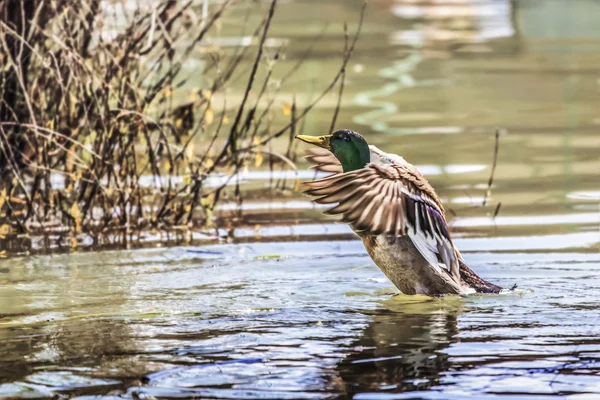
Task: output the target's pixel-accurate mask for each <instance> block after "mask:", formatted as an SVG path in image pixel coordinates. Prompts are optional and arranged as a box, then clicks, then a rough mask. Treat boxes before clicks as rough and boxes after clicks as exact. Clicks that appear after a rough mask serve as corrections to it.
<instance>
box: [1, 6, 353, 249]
mask: <svg viewBox="0 0 600 400" xmlns="http://www.w3.org/2000/svg"><path fill="white" fill-rule="evenodd" d="M215 3H217V2H210V4H211V5H210V7H209V6H208V5H209V2H207V1H203V0H188V1H178V0H161V1H158V2H147V1H143V0H139V2H138V3H134V2H125V1H121V0H116V1H100V0H83V1H69V0H54V1H46V0H0V13H1V14H2V15H1V17H2V18H1V19H0V65H2V67H3V68H2V70H1V71H0V93H1V102H0V175H1V176H0V178H1V179H0V226H1V228H0V235H1V236H0V238H4V240H3V241H2V243H4V245H3V250H9V251H20V250H23V249H27V248H28V247H29V245H30V238H31V237H34V236H38V237H41V238H42V240H41V242H40V243H41V245H43V246H53V245H56V244H59V245H63V246H64V245H66V246H68V247H76V246H78V245H79V246H81V244H82V240H83V241H84V243H87V244H90V245H103V244H107V243H109V242H113V241H115V240H117V241H119V242H121V243H127V242H128V241H131V240H132V239H133V238H135V237H138V236H139V233H140V232H142V231H147V230H151V231H155V232H156V231H159V232H160V231H178V232H182V233H184V234H187V235H189V230H190V229H192V228H198V227H203V226H206V225H207V223H208V222H210V220H211V210H213V209H214V206H215V204H216V203H217V202H218V201H219V199H221V198H222V197H224V196H229V197H230V201H231V199H234V200H235V201H241V198H242V194H241V192H240V190H239V186H238V185H236V184H234V183H235V180H234V179H233V177H235V176H236V175H237V174H238V172H239V171H241V170H243V169H244V168H246V167H247V166H248V165H249V164H250V163H254V164H259V161H262V159H263V157H265V154H267V155H268V157H269V159H270V160H271V162H272V163H273V162H281V163H282V164H285V165H293V163H292V161H291V160H290V158H292V156H293V151H292V149H291V146H292V143H293V141H292V140H289V141H288V143H289V145H288V149H287V151H284V152H281V153H275V152H273V151H269V150H268V148H267V147H266V146H267V145H269V144H270V143H271V141H273V140H275V139H277V138H280V137H281V138H286V137H289V138H293V136H294V135H295V134H296V133H297V130H298V129H299V128H298V127H299V126H300V122H301V120H302V119H303V118H304V117H305V116H306V115H307V113H308V112H309V111H310V110H311V109H312V108H313V107H314V105H315V104H316V103H317V102H318V101H319V100H320V99H321V98H322V97H323V96H324V95H325V94H327V93H329V92H331V91H332V90H334V89H335V87H336V85H339V84H340V83H343V77H344V72H345V68H346V65H347V63H348V60H349V58H350V55H351V54H352V51H353V48H354V44H355V42H356V39H357V37H358V31H357V32H356V33H355V34H354V35H353V36H352V37H349V35H348V33H347V30H346V32H345V38H346V46H345V49H344V51H343V57H342V59H341V61H340V67H339V70H338V71H337V72H334V73H333V74H332V77H331V83H330V84H329V85H328V86H327V87H324V88H322V92H321V94H320V95H318V96H315V98H314V99H313V101H312V102H311V103H310V104H306V105H304V106H303V107H300V106H299V105H298V104H296V102H295V101H294V100H292V99H290V101H289V103H290V104H289V106H288V109H287V110H284V111H287V112H284V114H285V115H286V116H287V121H284V122H281V121H279V122H276V119H275V118H273V117H272V114H273V112H274V107H275V106H276V105H277V102H276V99H277V95H278V93H279V91H280V89H281V88H282V87H285V81H286V80H287V79H288V78H289V77H290V76H292V75H293V74H294V72H295V71H296V70H297V68H298V65H296V66H294V67H293V68H292V69H291V70H290V71H287V72H285V73H284V74H283V78H282V79H278V80H275V79H274V78H273V71H275V69H276V68H277V61H278V59H279V58H280V57H281V56H282V54H283V52H284V48H283V46H279V47H278V46H270V47H267V46H266V43H267V40H268V38H269V29H270V27H271V22H272V20H273V17H274V15H275V12H276V5H277V4H276V3H277V1H276V0H272V1H271V2H270V4H263V18H262V20H261V21H260V23H259V24H258V25H257V26H244V29H245V30H246V31H247V32H248V33H247V35H248V36H250V37H251V41H250V42H251V45H238V46H234V47H233V48H228V49H224V48H222V47H220V46H219V44H218V42H215V40H214V38H215V35H214V32H216V31H218V30H219V25H220V24H222V21H223V20H224V19H226V18H228V13H229V12H230V11H231V10H232V9H234V8H235V7H238V6H240V3H244V2H241V1H238V2H235V1H232V0H224V1H221V2H218V3H217V4H215ZM251 6H252V7H257V6H258V3H256V2H252V5H251ZM361 19H362V17H361ZM359 30H360V26H359ZM309 53H310V49H309V50H307V53H306V57H307V56H308V55H309ZM301 62H302V60H300V61H299V63H301ZM190 64H193V65H197V68H192V69H193V72H190V68H189V65H190ZM198 75H199V76H200V77H201V79H198ZM280 75H281V74H280ZM259 77H260V78H259ZM190 79H195V80H197V81H201V82H203V83H202V85H200V87H196V88H194V89H193V90H190V88H189V85H188V81H189V80H190ZM234 79H235V80H237V81H240V80H243V81H245V84H244V85H242V86H243V87H244V88H243V90H242V96H241V100H236V101H235V104H229V105H228V104H227V93H228V92H227V90H228V88H229V86H230V85H231V82H232V80H234ZM339 93H340V95H341V89H340V91H339ZM236 99H237V98H236ZM277 109H278V110H279V113H280V114H281V109H280V108H277ZM198 143H203V145H202V146H199V145H198ZM273 160H274V161H273ZM216 174H219V176H222V177H225V179H221V180H220V181H219V184H217V185H214V184H210V185H209V184H207V181H208V179H209V178H210V177H213V176H215V175H216ZM228 177H229V178H228ZM291 184H292V185H293V182H292V183H291ZM226 188H231V190H225V189H226ZM7 239H11V240H7Z"/></svg>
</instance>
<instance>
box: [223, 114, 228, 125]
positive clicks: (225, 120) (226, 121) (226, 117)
mask: <svg viewBox="0 0 600 400" xmlns="http://www.w3.org/2000/svg"><path fill="white" fill-rule="evenodd" d="M228 123H229V117H228V116H227V115H226V116H224V117H223V124H228Z"/></svg>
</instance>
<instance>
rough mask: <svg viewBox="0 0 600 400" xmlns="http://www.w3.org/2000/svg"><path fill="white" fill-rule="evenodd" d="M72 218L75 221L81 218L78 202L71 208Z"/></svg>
mask: <svg viewBox="0 0 600 400" xmlns="http://www.w3.org/2000/svg"><path fill="white" fill-rule="evenodd" d="M71 217H73V218H75V219H78V218H80V213H79V206H78V205H77V202H75V203H73V205H72V206H71Z"/></svg>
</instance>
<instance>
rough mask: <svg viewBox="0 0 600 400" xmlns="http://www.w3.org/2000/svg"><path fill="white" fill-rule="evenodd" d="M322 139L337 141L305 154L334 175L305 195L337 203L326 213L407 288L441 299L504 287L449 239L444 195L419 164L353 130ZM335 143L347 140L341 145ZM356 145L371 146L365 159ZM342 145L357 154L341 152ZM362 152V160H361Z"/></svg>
mask: <svg viewBox="0 0 600 400" xmlns="http://www.w3.org/2000/svg"><path fill="white" fill-rule="evenodd" d="M299 138H300V139H301V140H304V141H306V142H309V143H313V144H315V141H316V139H306V138H307V137H299ZM308 138H313V137H308ZM321 138H326V139H325V141H327V142H331V144H330V143H327V144H328V147H325V146H321V147H324V148H323V149H319V148H313V149H311V151H310V152H309V155H308V156H307V157H306V158H307V159H308V160H309V161H311V162H313V163H315V164H316V165H315V167H314V168H315V169H317V170H318V171H323V172H329V173H332V174H331V175H329V176H327V177H325V178H322V179H317V180H314V181H312V182H305V183H304V185H305V186H306V187H307V188H308V190H306V193H307V194H309V195H311V196H313V197H315V200H314V201H315V202H317V203H320V204H331V205H334V207H333V208H331V209H329V210H328V211H327V212H326V214H331V215H342V221H343V222H347V223H349V224H350V226H351V228H352V229H353V230H354V232H356V234H357V235H358V236H359V237H360V238H361V240H362V242H363V244H364V246H365V248H366V250H367V252H368V254H369V256H370V257H371V259H373V261H374V262H375V264H376V265H377V266H378V267H379V268H380V269H381V271H382V272H383V273H384V274H385V275H386V276H387V278H388V279H389V280H390V281H391V282H392V283H393V284H394V285H395V286H396V287H397V288H398V289H399V290H400V291H401V292H402V293H404V294H424V295H432V296H437V295H445V294H458V295H468V294H472V293H476V292H478V293H499V292H500V291H501V289H502V288H501V287H499V286H497V285H494V284H492V283H490V282H487V281H485V280H484V279H482V278H480V277H479V276H478V275H477V274H475V273H474V272H473V271H472V270H471V269H470V268H469V267H468V266H467V265H466V264H465V263H464V261H463V259H462V256H461V255H460V253H459V252H458V250H457V249H456V248H455V246H454V244H453V242H452V239H451V237H450V233H449V231H448V226H447V222H446V220H445V213H444V208H443V206H442V204H441V202H440V200H439V199H438V197H437V195H436V193H435V191H434V189H433V187H431V185H430V184H429V183H428V182H427V180H426V179H425V178H424V177H423V176H422V175H421V174H420V173H419V171H418V170H417V169H416V168H415V167H414V166H413V165H412V164H410V163H408V162H406V160H404V158H402V157H401V156H398V155H396V154H388V153H385V152H384V151H382V150H380V149H378V148H377V147H375V146H372V145H371V146H368V147H367V144H366V141H364V138H362V136H360V135H359V134H357V133H355V132H352V131H347V130H342V131H337V132H335V133H334V134H333V135H330V137H328V136H325V137H321ZM321 138H318V139H321ZM334 140H339V141H343V142H338V144H337V145H336V144H335V142H334ZM352 141H354V142H357V143H349V142H352ZM363 141H364V144H362V143H361V142H363ZM316 144H318V143H316ZM350 145H354V146H355V147H359V146H364V147H363V148H362V149H361V151H362V153H363V154H362V156H359V152H358V151H356V152H354V153H352V152H353V150H352V148H351V146H350ZM336 147H337V150H338V151H337V153H336V151H335V150H336ZM367 149H368V150H367ZM332 150H333V152H332ZM342 150H343V151H345V152H346V153H350V154H338V153H341V152H342ZM359 157H362V161H361V162H358V161H357V160H356V159H357V158H359ZM360 165H363V167H359V166H360Z"/></svg>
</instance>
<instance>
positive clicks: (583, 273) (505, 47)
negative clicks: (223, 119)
mask: <svg viewBox="0 0 600 400" xmlns="http://www.w3.org/2000/svg"><path fill="white" fill-rule="evenodd" d="M361 4H362V3H361V2H359V1H342V0H339V1H288V2H281V3H280V4H278V6H277V10H276V18H275V20H274V22H273V27H272V29H273V30H272V37H274V38H276V39H280V40H282V41H283V42H286V41H287V45H286V46H287V50H286V59H285V60H282V61H280V62H279V64H278V68H281V71H282V72H281V73H280V74H281V76H282V75H283V72H284V71H286V70H287V69H288V68H289V67H291V66H292V65H293V64H294V63H295V62H296V61H297V60H298V59H299V58H300V57H302V55H303V54H304V49H305V48H307V47H309V46H311V44H312V43H313V42H314V40H313V39H314V38H315V36H318V35H321V37H320V39H319V40H318V41H317V42H316V44H315V45H314V48H313V51H312V53H311V54H310V56H309V58H308V59H307V60H306V62H305V63H304V64H303V66H302V67H301V68H300V69H299V70H298V73H297V74H295V75H294V76H293V77H292V78H290V80H289V81H288V82H287V84H286V86H285V87H284V88H283V89H282V92H281V94H280V95H279V96H278V101H281V102H284V101H291V98H292V96H293V95H295V96H296V99H297V101H298V103H299V104H300V105H302V104H306V102H308V101H309V99H310V98H312V97H314V96H315V94H316V93H317V92H318V91H319V89H320V88H323V87H324V86H326V85H327V83H328V82H329V79H330V78H331V77H333V75H334V74H335V72H336V68H337V67H338V66H339V62H340V59H341V49H342V48H343V32H342V24H343V21H348V23H349V29H350V31H351V32H352V31H353V30H354V29H355V28H356V21H357V19H358V14H359V11H360V7H361ZM253 7H255V8H251V9H250V17H249V21H250V22H252V21H257V20H258V18H259V16H260V15H261V10H262V11H264V9H265V7H266V4H262V5H260V6H258V5H254V6H253ZM597 15H600V3H599V2H596V1H586V0H577V1H573V0H548V1H533V0H531V1H501V0H497V1H477V2H475V1H467V0H464V1H457V2H450V1H444V2H437V1H428V2H424V1H423V2H420V1H401V0H396V1H387V0H386V1H384V0H372V1H371V2H370V3H369V6H368V9H367V16H366V19H365V24H364V26H363V33H362V35H361V38H360V40H359V42H358V45H357V49H356V52H355V54H354V57H353V59H352V61H351V62H350V65H349V67H348V72H347V80H346V88H345V93H344V97H343V103H342V105H343V108H342V111H341V113H340V115H339V117H338V123H337V127H338V128H342V127H344V128H350V129H354V130H357V131H359V132H361V133H363V134H364V135H365V137H366V138H367V139H368V140H369V142H371V143H373V144H376V145H377V146H379V147H381V148H382V149H384V150H386V151H389V152H395V153H398V154H400V155H402V156H403V157H405V158H406V159H407V160H408V161H409V162H412V163H414V164H416V165H417V166H418V167H419V169H420V170H421V171H422V172H423V173H424V174H425V175H426V176H427V177H428V178H429V179H430V181H431V183H432V184H433V185H434V186H435V188H436V190H437V192H438V193H439V194H440V196H441V197H442V199H443V201H444V203H445V205H446V207H447V208H448V209H449V210H451V211H449V215H450V216H452V215H455V217H453V218H452V221H451V230H452V233H453V235H454V237H455V238H456V239H455V242H456V245H457V246H458V248H459V249H460V250H461V252H462V253H463V256H464V258H465V259H466V261H467V263H468V264H469V265H470V266H471V267H472V268H473V269H474V270H475V271H476V272H477V273H479V274H480V275H481V276H483V277H484V278H485V279H487V280H490V281H492V282H494V283H497V284H500V285H502V286H505V287H510V286H512V285H513V284H518V286H519V290H518V291H517V292H516V293H512V294H507V295H498V296H472V297H469V298H454V297H446V298H443V299H430V298H427V297H420V296H415V297H410V296H402V295H399V296H392V295H391V294H392V293H394V292H395V290H394V288H393V287H392V285H391V284H390V282H389V281H388V280H387V279H386V278H385V277H384V276H383V274H382V273H381V272H380V271H379V269H378V268H377V267H376V266H375V265H374V264H373V263H372V261H371V260H370V258H369V257H368V256H367V254H366V252H365V251H364V248H363V247H362V244H361V243H360V242H359V241H357V240H355V236H353V234H352V233H351V232H350V230H349V229H348V228H347V227H346V226H344V225H339V224H336V223H334V222H333V221H331V220H326V219H324V218H323V217H322V216H321V215H320V212H321V211H322V210H321V209H318V208H314V207H313V205H311V203H310V202H309V201H308V199H306V198H304V197H302V196H299V195H292V194H290V193H289V192H273V191H271V190H267V189H268V187H269V185H271V184H273V181H272V180H271V179H270V177H271V176H272V175H271V174H270V173H268V172H267V171H250V172H249V173H248V174H247V176H246V178H245V179H246V181H245V183H244V186H245V187H246V189H247V191H248V192H249V194H250V195H249V196H248V199H247V200H246V201H245V202H244V203H243V205H242V211H243V216H244V217H243V218H244V222H245V224H246V226H247V228H242V229H239V230H237V231H236V240H233V241H231V240H230V241H229V242H230V243H226V244H225V243H224V244H220V245H210V246H208V245H207V246H188V247H175V248H168V249H162V248H157V249H145V250H123V251H104V252H96V253H90V252H88V253H82V254H63V255H53V256H36V257H25V258H16V259H10V260H4V261H0V397H53V396H59V397H60V396H67V397H76V396H112V397H115V398H117V397H118V398H121V397H125V398H152V397H197V398H229V399H237V398H269V399H312V398H356V399H421V398H424V399H464V398H477V399H480V398H481V399H487V398H489V399H493V398H510V399H531V398H535V399H546V398H568V399H596V398H600V278H599V277H598V272H599V271H600V228H599V226H600V206H599V203H600V134H599V133H598V130H599V129H600V112H599V111H598V110H599V105H600V68H599V66H600V25H598V23H597ZM230 18H231V19H230V20H229V21H230V22H229V23H227V24H224V26H223V31H222V33H221V35H222V37H223V38H228V37H232V38H233V37H235V36H236V35H238V36H239V34H240V29H239V26H240V25H241V21H243V20H244V18H245V16H244V12H243V10H239V9H238V10H236V11H235V12H233V13H232V14H231V15H230ZM324 27H326V28H324ZM324 29H325V30H324ZM277 71H279V70H277ZM277 73H279V72H276V75H277ZM239 85H240V88H241V87H242V86H243V82H239ZM231 95H232V98H234V97H235V95H236V93H232V94H231ZM231 101H233V100H231ZM336 101H337V100H336V97H335V96H334V95H327V96H326V97H325V98H324V100H323V101H322V102H321V103H320V106H319V107H318V108H317V109H316V110H315V111H314V112H313V113H312V114H310V116H309V118H308V120H307V121H306V122H305V126H304V133H306V134H322V133H325V132H326V131H327V130H328V129H329V124H330V121H331V115H332V111H333V109H334V107H335V103H336ZM496 127H501V128H504V129H506V133H505V134H503V135H502V136H501V138H500V150H499V154H498V165H497V169H496V174H495V179H494V187H493V190H492V194H491V196H490V198H489V200H488V205H487V206H486V207H481V202H482V200H483V196H484V193H485V190H486V187H487V180H488V178H489V175H490V167H491V162H492V159H493V148H494V131H495V128H496ZM306 168H307V166H306V165H301V169H302V170H301V171H300V173H299V176H300V178H301V179H309V178H310V177H311V176H312V173H310V172H308V171H307V170H306ZM287 176H288V177H289V178H290V180H293V179H294V177H295V175H294V174H293V173H289V174H288V175H287ZM498 203H501V204H502V205H501V207H500V210H499V214H498V216H497V217H496V218H495V219H493V218H492V215H493V213H494V210H495V209H496V207H497V204H498ZM235 207H236V206H234V205H233V204H232V203H228V202H224V203H223V204H222V205H221V206H220V209H219V213H220V214H222V215H226V214H227V213H228V212H230V211H232V210H234V208H235ZM224 242H225V241H224Z"/></svg>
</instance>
